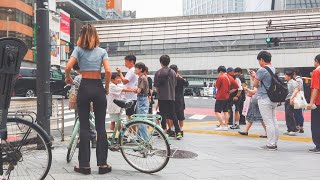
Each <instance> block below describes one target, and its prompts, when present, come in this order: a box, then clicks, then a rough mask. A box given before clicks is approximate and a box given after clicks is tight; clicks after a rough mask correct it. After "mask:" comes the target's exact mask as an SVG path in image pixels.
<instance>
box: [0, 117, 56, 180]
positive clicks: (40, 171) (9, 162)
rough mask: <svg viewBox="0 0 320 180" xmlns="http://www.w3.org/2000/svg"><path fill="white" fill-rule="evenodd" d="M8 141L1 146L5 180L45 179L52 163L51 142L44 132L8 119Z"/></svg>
mask: <svg viewBox="0 0 320 180" xmlns="http://www.w3.org/2000/svg"><path fill="white" fill-rule="evenodd" d="M7 130H8V138H7V140H3V141H2V142H1V151H2V164H1V166H2V167H3V170H4V171H3V172H4V176H5V177H6V179H17V180H20V179H30V180H33V179H35V180H39V179H41V180H42V179H45V177H46V176H47V174H48V172H49V170H50V167H51V162H52V152H51V141H50V139H49V137H48V135H47V134H46V133H45V131H44V130H43V129H42V128H41V127H40V126H38V125H37V124H33V123H32V122H30V121H26V120H23V119H19V118H14V119H8V123H7Z"/></svg>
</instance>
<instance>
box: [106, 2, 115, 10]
mask: <svg viewBox="0 0 320 180" xmlns="http://www.w3.org/2000/svg"><path fill="white" fill-rule="evenodd" d="M114 1H115V0H106V2H107V9H114Z"/></svg>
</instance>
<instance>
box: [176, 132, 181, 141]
mask: <svg viewBox="0 0 320 180" xmlns="http://www.w3.org/2000/svg"><path fill="white" fill-rule="evenodd" d="M176 139H177V140H180V139H182V134H181V132H178V133H177V136H176Z"/></svg>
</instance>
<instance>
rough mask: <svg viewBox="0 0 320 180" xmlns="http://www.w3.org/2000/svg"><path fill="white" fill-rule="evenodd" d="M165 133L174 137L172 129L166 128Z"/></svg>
mask: <svg viewBox="0 0 320 180" xmlns="http://www.w3.org/2000/svg"><path fill="white" fill-rule="evenodd" d="M167 134H168V135H169V137H176V135H175V132H174V131H172V130H171V129H168V130H167Z"/></svg>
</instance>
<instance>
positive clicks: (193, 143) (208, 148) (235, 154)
mask: <svg viewBox="0 0 320 180" xmlns="http://www.w3.org/2000/svg"><path fill="white" fill-rule="evenodd" d="M211 127H212V126H211ZM57 139H58V138H57ZM67 143H68V142H67V141H66V142H59V141H56V142H54V146H55V149H54V150H53V163H52V168H51V170H50V172H49V176H48V178H47V179H56V180H64V179H66V180H73V179H111V180H113V179H115V180H122V179H124V180H125V179H133V180H135V179H137V180H144V179H148V180H149V179H168V180H169V179H170V180H172V179H176V180H180V179H183V180H190V179H203V180H205V179H207V180H213V179H219V180H220V179H221V180H225V179H230V180H231V179H240V180H241V179H257V180H260V179H261V180H265V179H272V180H278V179H284V180H285V179H310V180H312V179H314V180H318V179H320V173H319V162H320V154H310V153H308V152H307V149H308V148H312V147H313V146H312V143H306V142H295V141H280V142H279V145H278V146H279V150H278V151H274V152H273V151H272V152H271V151H264V150H260V149H258V147H259V146H261V145H264V144H265V139H258V138H243V137H234V136H220V135H212V134H192V133H185V137H184V139H183V140H181V141H175V140H173V141H172V148H179V149H181V150H188V151H192V152H194V153H197V154H198V157H196V158H194V159H170V161H169V164H168V165H167V167H166V168H165V169H163V170H162V171H161V172H159V173H156V174H154V175H149V174H143V173H140V172H138V171H136V170H134V169H133V168H131V167H130V166H129V165H128V164H127V163H126V162H125V160H124V159H123V157H122V155H121V154H120V153H116V152H110V151H109V159H108V163H110V164H111V165H112V166H113V171H112V172H111V173H110V174H107V175H98V173H97V168H96V166H95V163H96V158H95V150H94V149H92V154H91V155H92V156H91V165H92V168H93V172H92V175H88V176H84V175H79V174H76V173H74V172H73V166H75V165H77V154H76V155H75V157H74V159H73V161H72V162H71V163H69V164H68V163H67V162H66V153H67V148H66V146H67Z"/></svg>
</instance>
